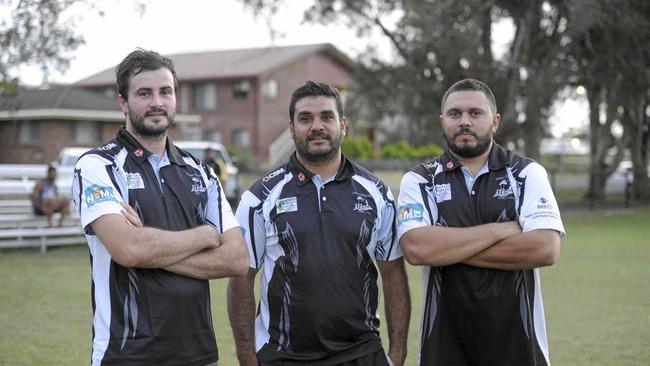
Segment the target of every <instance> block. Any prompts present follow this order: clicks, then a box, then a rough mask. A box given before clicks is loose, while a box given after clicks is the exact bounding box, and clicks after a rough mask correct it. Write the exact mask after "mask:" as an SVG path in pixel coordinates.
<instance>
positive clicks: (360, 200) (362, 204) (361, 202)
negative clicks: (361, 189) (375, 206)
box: [352, 192, 372, 213]
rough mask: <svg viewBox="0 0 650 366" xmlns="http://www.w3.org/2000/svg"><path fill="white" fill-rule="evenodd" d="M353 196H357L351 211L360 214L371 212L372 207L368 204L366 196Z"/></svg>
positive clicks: (357, 194)
mask: <svg viewBox="0 0 650 366" xmlns="http://www.w3.org/2000/svg"><path fill="white" fill-rule="evenodd" d="M353 194H354V195H356V196H357V201H356V202H355V203H354V208H353V209H352V211H355V212H360V213H364V212H368V211H372V206H370V205H369V204H368V198H367V197H366V195H363V194H361V193H356V192H354V193H353Z"/></svg>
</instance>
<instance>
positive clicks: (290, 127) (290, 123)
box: [289, 121, 293, 140]
mask: <svg viewBox="0 0 650 366" xmlns="http://www.w3.org/2000/svg"><path fill="white" fill-rule="evenodd" d="M289 134H290V135H291V139H292V140H293V121H289Z"/></svg>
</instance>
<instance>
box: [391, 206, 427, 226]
mask: <svg viewBox="0 0 650 366" xmlns="http://www.w3.org/2000/svg"><path fill="white" fill-rule="evenodd" d="M423 218H424V208H423V207H422V204H420V203H409V204H406V205H404V206H399V208H398V209H397V225H399V224H401V223H403V222H406V221H422V219H423Z"/></svg>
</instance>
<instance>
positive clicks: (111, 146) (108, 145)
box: [99, 142, 117, 151]
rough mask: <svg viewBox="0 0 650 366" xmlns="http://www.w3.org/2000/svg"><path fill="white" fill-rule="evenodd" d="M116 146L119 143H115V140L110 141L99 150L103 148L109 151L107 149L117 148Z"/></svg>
mask: <svg viewBox="0 0 650 366" xmlns="http://www.w3.org/2000/svg"><path fill="white" fill-rule="evenodd" d="M115 147H117V145H116V144H115V143H113V142H109V143H108V144H106V145H104V146H101V147H100V148H99V150H101V151H107V150H111V149H113V148H115Z"/></svg>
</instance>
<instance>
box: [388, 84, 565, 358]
mask: <svg viewBox="0 0 650 366" xmlns="http://www.w3.org/2000/svg"><path fill="white" fill-rule="evenodd" d="M441 111H442V114H441V116H440V121H441V124H442V130H443V133H444V137H445V140H446V141H447V150H446V151H445V152H444V154H443V155H441V156H439V157H437V158H435V159H433V160H432V161H430V162H427V163H424V164H421V165H419V166H417V167H416V168H414V169H413V170H411V171H409V172H408V173H406V174H405V175H404V177H403V178H402V183H401V187H400V195H399V205H398V207H399V209H398V219H397V221H398V224H397V225H398V228H397V235H398V237H399V238H400V243H401V244H402V247H403V249H404V256H405V257H406V260H407V261H408V262H409V263H411V264H414V265H420V266H423V271H424V278H425V287H424V288H425V290H426V293H425V297H424V304H423V306H424V307H423V311H422V322H421V326H422V328H421V342H420V344H421V351H420V365H427V366H433V365H436V366H438V365H445V366H446V365H495V366H496V365H499V366H507V365H513V366H514V365H516V366H527V365H549V357H548V345H547V341H546V329H545V323H544V309H543V306H542V298H541V290H540V282H539V269H538V267H541V266H548V265H552V264H553V263H554V262H555V261H556V260H557V258H558V256H559V253H560V237H561V236H562V235H564V227H563V224H562V220H561V219H560V214H559V211H558V207H557V203H556V201H555V197H554V196H553V192H552V191H551V187H550V184H549V181H548V178H547V175H546V171H545V170H544V168H543V167H542V166H541V165H539V164H538V163H536V162H534V161H532V160H530V159H527V158H525V157H522V156H519V155H517V154H514V153H512V152H510V151H508V150H506V149H504V148H503V147H501V146H499V145H498V144H497V143H495V142H494V140H493V137H494V133H495V132H496V130H497V128H498V126H499V121H500V119H501V117H500V115H499V114H497V112H496V103H495V100H494V95H493V94H492V91H491V90H490V88H489V87H488V86H487V85H486V84H484V83H482V82H480V81H478V80H473V79H465V80H461V81H459V82H457V83H455V84H453V85H452V86H451V87H450V88H449V89H448V90H447V92H446V93H445V95H444V97H443V100H442V107H441Z"/></svg>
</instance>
